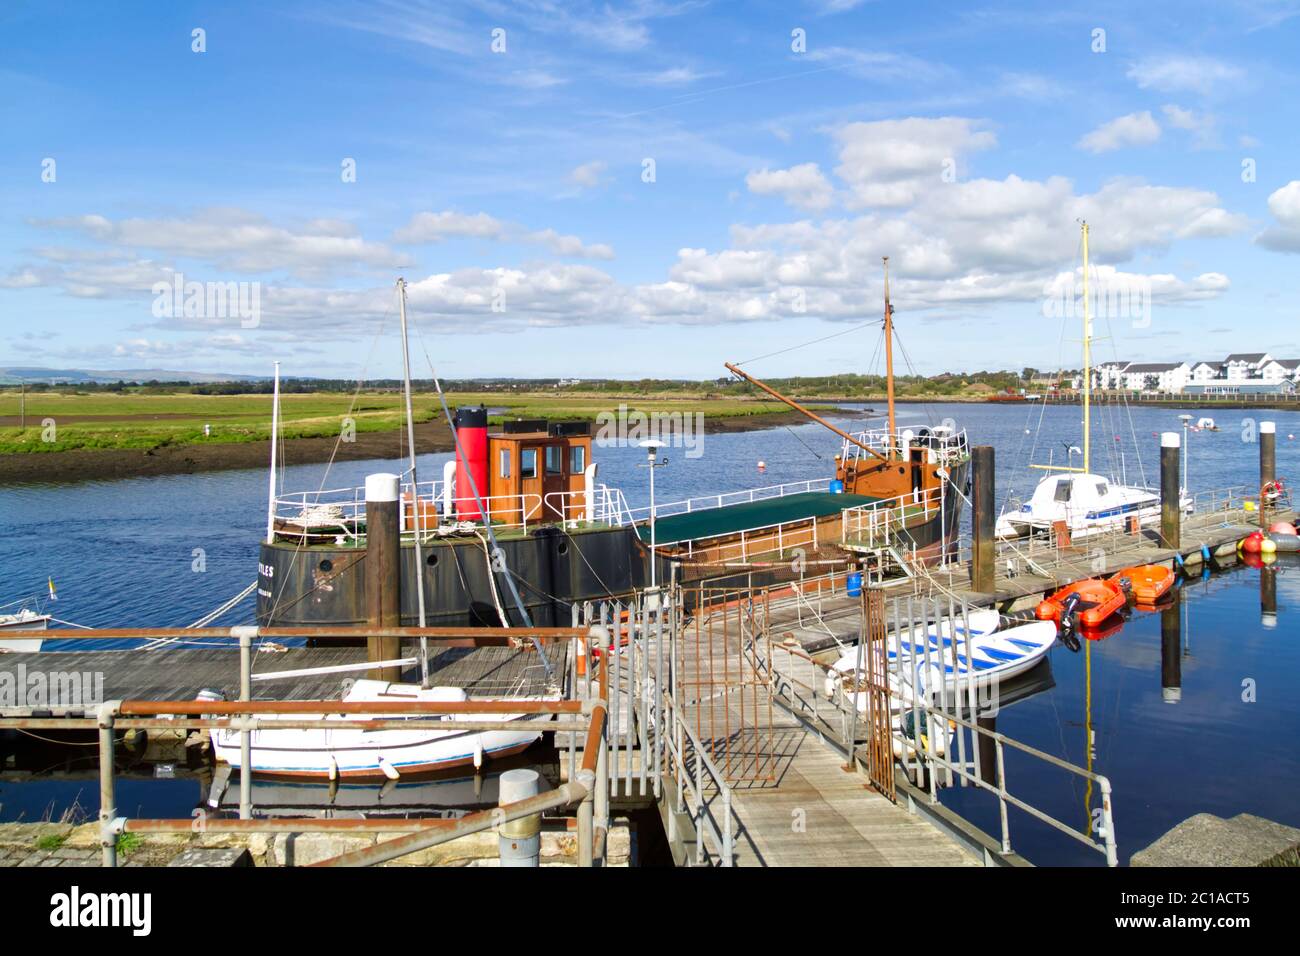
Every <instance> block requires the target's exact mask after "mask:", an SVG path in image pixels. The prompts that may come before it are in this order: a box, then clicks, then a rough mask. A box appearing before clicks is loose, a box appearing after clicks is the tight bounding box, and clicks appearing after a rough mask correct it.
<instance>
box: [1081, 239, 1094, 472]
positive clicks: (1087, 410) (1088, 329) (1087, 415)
mask: <svg viewBox="0 0 1300 956" xmlns="http://www.w3.org/2000/svg"><path fill="white" fill-rule="evenodd" d="M1091 414H1092V316H1091V314H1090V313H1089V311H1088V223H1087V222H1086V221H1085V222H1084V223H1083V471H1084V473H1085V474H1087V473H1088V472H1090V471H1091V470H1092V467H1091V465H1090V463H1089V457H1090V453H1091V444H1092V427H1091V426H1092V420H1091Z"/></svg>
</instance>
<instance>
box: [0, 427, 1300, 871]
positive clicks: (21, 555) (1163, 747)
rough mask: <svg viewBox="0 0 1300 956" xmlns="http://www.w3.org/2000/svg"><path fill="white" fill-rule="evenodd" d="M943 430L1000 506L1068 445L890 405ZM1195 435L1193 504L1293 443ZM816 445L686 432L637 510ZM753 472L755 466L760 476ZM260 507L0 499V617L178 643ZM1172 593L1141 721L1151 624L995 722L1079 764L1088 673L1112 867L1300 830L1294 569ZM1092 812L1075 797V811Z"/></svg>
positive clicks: (177, 482)
mask: <svg viewBox="0 0 1300 956" xmlns="http://www.w3.org/2000/svg"><path fill="white" fill-rule="evenodd" d="M1180 411H1181V410H1180V409H1149V408H1140V409H1134V410H1133V411H1132V424H1131V426H1130V423H1129V420H1128V416H1126V415H1124V416H1120V417H1117V416H1115V415H1114V414H1113V413H1111V412H1110V411H1102V412H1099V413H1098V416H1097V418H1096V419H1094V429H1095V430H1094V433H1093V436H1094V446H1095V448H1094V459H1093V468H1094V470H1095V471H1099V472H1102V473H1110V472H1112V471H1113V472H1114V473H1115V474H1116V475H1119V474H1120V473H1121V472H1123V473H1124V474H1125V475H1126V476H1127V478H1128V480H1129V481H1130V482H1134V483H1136V482H1138V481H1140V480H1142V479H1143V478H1145V480H1146V481H1148V482H1152V483H1154V482H1155V481H1156V480H1157V478H1158V465H1157V462H1158V443H1159V440H1158V437H1157V436H1158V433H1159V432H1161V431H1165V430H1170V429H1174V430H1180V425H1179V423H1178V417H1177V416H1178V414H1179V412H1180ZM1193 414H1195V415H1197V417H1199V415H1200V414H1201V413H1199V412H1193ZM947 417H951V418H953V419H954V420H956V421H957V422H958V423H959V424H960V425H962V426H964V427H965V428H967V429H968V431H969V433H970V436H971V441H972V443H975V444H991V445H993V446H994V448H995V449H996V452H997V464H998V480H999V497H1000V498H1001V496H1003V495H1005V494H1006V493H1007V492H1009V491H1011V490H1013V489H1014V490H1015V491H1018V492H1026V491H1028V490H1030V489H1031V488H1032V486H1033V483H1034V481H1035V480H1036V478H1037V477H1039V475H1038V474H1037V473H1033V472H1031V471H1029V470H1028V468H1027V465H1028V463H1029V461H1030V460H1031V458H1032V460H1034V461H1038V462H1046V461H1047V460H1048V458H1049V454H1050V455H1052V457H1053V458H1054V460H1055V461H1056V462H1057V463H1061V462H1062V461H1063V460H1064V457H1063V456H1065V455H1066V454H1067V451H1066V449H1067V444H1077V443H1078V441H1079V434H1080V431H1079V418H1080V410H1079V409H1078V408H1077V407H1066V406H1053V407H1047V408H1038V407H1032V406H1023V405H1017V406H992V405H978V406H970V405H912V406H902V407H901V408H900V412H899V423H900V425H903V426H912V427H919V426H923V425H934V424H939V423H940V422H942V421H943V420H944V419H945V418H947ZM1040 417H1041V419H1042V427H1041V429H1040V427H1039V424H1040ZM1216 417H1217V418H1218V420H1219V425H1220V427H1221V428H1222V431H1219V432H1203V433H1199V434H1192V435H1190V442H1189V452H1190V453H1189V476H1188V477H1189V481H1188V484H1189V486H1190V488H1191V489H1192V490H1193V491H1201V490H1208V489H1211V488H1222V487H1225V486H1227V485H1254V484H1255V483H1256V479H1257V472H1258V451H1257V447H1256V446H1255V445H1254V444H1251V443H1247V442H1243V440H1242V435H1243V426H1242V421H1243V419H1252V420H1259V419H1272V420H1274V421H1276V422H1277V423H1278V472H1279V473H1280V474H1283V475H1295V474H1297V473H1298V472H1300V469H1297V467H1296V466H1297V464H1298V463H1300V461H1298V459H1300V441H1297V440H1296V439H1294V438H1291V437H1289V436H1291V435H1294V434H1297V433H1300V414H1297V413H1294V412H1286V413H1277V412H1251V411H1240V410H1237V411H1234V412H1231V413H1229V412H1220V413H1218V414H1217V415H1216ZM838 421H839V423H840V424H841V425H843V426H845V427H850V428H852V427H861V426H862V424H863V420H862V419H860V418H856V419H855V418H846V419H840V420H838ZM871 424H875V421H872V422H871ZM1026 430H1028V432H1029V433H1028V434H1026ZM1117 439H1118V440H1117ZM396 441H397V439H396V437H394V451H395V452H396ZM838 447H839V442H838V439H836V438H835V437H834V436H833V435H830V434H829V433H827V432H826V431H825V430H824V429H822V428H820V427H819V426H817V425H814V424H807V425H800V426H795V427H792V428H774V429H767V430H764V431H758V432H745V433H738V434H723V435H708V436H707V437H706V438H705V439H704V442H703V452H704V453H703V455H701V456H700V457H698V458H688V457H686V455H685V449H682V448H669V449H667V451H666V454H667V455H668V457H669V459H670V464H669V466H668V467H667V468H665V469H662V470H660V471H659V472H658V474H657V476H656V482H657V486H658V497H659V500H660V501H668V500H675V499H677V498H682V497H688V496H692V495H703V494H713V493H717V492H719V491H733V490H740V489H744V488H747V487H754V486H760V485H768V484H777V483H780V482H786V481H796V480H802V479H807V478H818V477H823V476H826V475H827V474H829V473H830V472H831V470H832V468H833V461H832V459H833V457H834V455H835V453H836V451H837V450H838ZM818 456H820V457H818ZM448 458H449V456H448V455H445V454H444V455H425V456H422V457H421V459H420V462H419V464H420V469H421V475H422V477H424V478H425V479H426V480H427V479H430V478H436V477H441V472H442V465H443V463H444V462H445V461H446V460H447V459H448ZM596 460H597V461H598V462H599V464H600V469H601V470H600V475H599V480H601V481H604V482H606V483H609V484H611V485H616V486H619V487H621V488H623V490H624V492H625V494H626V495H627V498H628V500H629V502H630V503H631V504H632V505H633V506H634V507H636V506H638V505H642V504H645V503H646V501H647V498H648V495H647V492H646V472H645V469H643V468H639V467H637V466H638V465H639V464H640V463H641V461H642V460H643V459H642V452H641V450H640V449H636V448H601V449H598V450H597V453H596ZM760 460H761V461H763V462H764V463H765V464H766V470H765V471H764V472H763V473H760V472H759V471H758V468H757V463H758V462H759V461H760ZM1076 463H1077V462H1076ZM400 469H401V464H400V463H399V462H396V461H390V462H375V461H371V462H346V463H342V464H339V465H335V466H334V467H333V469H332V470H331V471H330V472H329V474H328V477H326V470H325V467H324V466H323V465H305V466H299V467H294V468H290V469H287V470H286V472H285V474H284V482H283V487H284V489H285V490H301V489H315V488H318V487H326V488H337V487H350V486H352V485H358V484H361V483H362V482H363V480H364V477H365V475H366V474H367V473H370V472H374V471H379V470H400ZM265 508H266V473H265V471H263V470H252V471H229V472H218V473H210V474H202V475H190V476H175V477H164V478H140V479H130V480H124V481H105V482H83V483H79V484H73V485H48V486H18V487H10V488H3V489H0V532H2V533H0V581H3V582H4V589H5V594H4V596H3V597H2V598H0V603H3V602H4V601H8V600H13V599H16V598H19V597H22V596H23V595H26V594H32V593H39V592H41V591H43V590H44V587H45V581H46V578H47V577H53V578H54V580H55V582H56V584H57V585H58V589H59V601H58V602H57V603H56V604H54V605H52V606H51V608H50V610H51V611H52V612H53V613H55V614H56V615H57V616H58V617H60V618H64V619H65V620H70V621H74V622H77V623H80V624H85V625H92V626H94V625H97V626H109V625H117V626H124V625H139V626H160V625H183V624H189V623H191V622H193V621H194V620H196V619H197V618H199V617H200V616H202V615H203V614H205V613H206V612H208V611H209V610H211V609H212V608H214V607H216V606H217V605H219V604H221V603H222V602H223V601H225V600H226V599H228V598H229V597H231V596H233V595H234V594H235V593H237V592H238V591H240V590H241V589H242V588H244V587H245V586H247V585H248V584H249V583H251V582H252V581H253V579H254V576H255V573H256V566H257V545H258V541H259V539H260V536H261V534H262V533H263V531H264V529H265V521H266V518H265V514H266V512H265ZM196 549H197V552H196ZM200 568H201V570H200ZM1261 574H1268V575H1273V576H1274V577H1275V579H1276V582H1277V595H1278V598H1277V600H1278V623H1277V626H1276V627H1275V628H1272V629H1268V628H1264V627H1262V626H1261V623H1260V608H1259V603H1260V596H1259V586H1260V577H1261ZM1182 594H1183V600H1184V603H1183V605H1182V610H1181V612H1180V615H1179V620H1178V622H1177V633H1178V634H1180V635H1181V637H1180V640H1181V648H1180V649H1179V651H1178V653H1177V655H1176V659H1177V660H1178V661H1179V662H1180V672H1181V673H1180V680H1181V690H1182V696H1181V700H1180V701H1179V702H1178V703H1176V704H1168V703H1164V702H1163V695H1162V686H1163V683H1164V680H1163V678H1162V667H1161V660H1162V653H1161V652H1162V647H1161V618H1160V615H1158V614H1144V613H1135V615H1134V616H1133V618H1132V619H1131V620H1130V621H1129V622H1128V623H1127V624H1126V625H1125V626H1124V628H1123V630H1122V631H1121V632H1119V633H1118V634H1115V635H1114V636H1112V637H1110V638H1108V639H1107V640H1105V641H1102V642H1094V643H1091V644H1090V645H1089V646H1088V649H1087V652H1086V653H1085V652H1080V653H1077V654H1073V653H1071V652H1070V651H1069V650H1067V649H1066V648H1064V647H1059V646H1058V647H1057V648H1055V649H1054V650H1053V651H1052V652H1051V668H1052V677H1053V680H1054V686H1053V687H1051V689H1048V690H1044V691H1042V692H1040V693H1038V694H1036V695H1033V696H1030V697H1028V698H1026V699H1023V700H1021V701H1019V702H1018V703H1015V704H1013V705H1011V706H1008V707H1006V708H1004V710H1003V711H1002V713H1001V714H1000V715H999V717H998V724H997V729H998V730H1000V731H1003V732H1005V733H1007V734H1009V735H1011V736H1012V737H1014V738H1016V739H1018V740H1021V741H1024V742H1026V743H1029V744H1032V745H1033V746H1035V747H1038V748H1040V749H1043V750H1046V751H1047V752H1049V753H1052V754H1056V755H1058V756H1061V757H1064V758H1066V759H1068V760H1070V761H1072V762H1075V763H1079V764H1084V763H1086V762H1087V752H1086V749H1085V741H1086V739H1087V737H1086V729H1085V728H1086V724H1087V721H1088V704H1089V694H1088V692H1087V688H1088V680H1087V677H1088V671H1089V670H1090V671H1091V694H1090V700H1091V725H1092V730H1093V734H1094V740H1095V747H1094V757H1093V766H1094V769H1096V770H1097V771H1098V772H1100V773H1104V774H1106V775H1108V776H1109V777H1110V780H1111V782H1112V784H1113V785H1114V787H1115V798H1114V805H1115V812H1116V820H1117V832H1118V836H1119V841H1120V847H1121V852H1122V855H1123V858H1124V859H1127V857H1128V855H1129V854H1131V853H1132V852H1134V851H1135V850H1137V849H1140V848H1141V847H1143V846H1145V845H1147V844H1148V843H1149V842H1150V841H1151V840H1153V839H1155V838H1156V837H1157V836H1158V835H1160V834H1161V833H1163V832H1164V831H1165V830H1167V829H1168V828H1169V827H1171V826H1173V825H1175V824H1176V823H1178V822H1179V821H1181V820H1182V819H1184V818H1186V817H1188V816H1190V815H1192V814H1194V813H1198V812H1202V811H1209V812H1212V813H1218V814H1221V815H1233V814H1236V813H1240V812H1251V813H1257V814H1260V815H1262V816H1266V817H1269V818H1271V819H1275V820H1279V821H1281V822H1283V823H1288V824H1291V825H1300V810H1297V807H1300V802H1297V801H1296V800H1295V799H1294V794H1295V792H1296V791H1297V789H1300V762H1297V761H1296V760H1295V759H1294V758H1293V756H1292V753H1293V748H1294V741H1295V738H1296V734H1297V731H1300V703H1298V702H1297V701H1300V698H1297V696H1296V695H1295V691H1294V688H1295V687H1296V686H1297V684H1298V683H1300V680H1298V679H1300V645H1298V644H1297V642H1296V641H1295V634H1296V617H1295V613H1296V609H1297V607H1298V606H1300V566H1297V564H1296V562H1294V561H1279V562H1278V563H1277V564H1276V565H1274V566H1273V567H1272V568H1270V569H1268V570H1265V571H1260V570H1258V569H1252V568H1238V569H1235V570H1232V571H1229V572H1225V573H1222V574H1217V575H1215V576H1214V577H1212V578H1211V579H1210V580H1209V581H1207V582H1204V583H1189V584H1188V585H1186V586H1185V587H1184V588H1183V591H1182ZM252 613H253V604H252V601H251V600H250V601H247V602H245V604H244V605H243V606H241V607H240V608H237V609H236V610H235V611H234V612H232V613H231V614H229V615H227V616H226V618H224V619H223V620H222V621H221V622H219V623H223V624H234V623H240V622H244V621H251V620H252ZM1171 633H1172V631H1171ZM100 646H102V645H100ZM1246 680H1253V681H1255V682H1256V685H1255V686H1256V697H1255V701H1254V702H1253V703H1246V702H1244V701H1243V700H1242V693H1243V685H1242V682H1243V681H1246ZM1008 782H1009V784H1010V786H1011V789H1012V792H1013V793H1016V794H1018V795H1022V796H1023V797H1025V798H1026V799H1029V800H1030V801H1031V802H1033V803H1035V804H1036V805H1040V806H1043V807H1044V808H1046V809H1048V810H1050V811H1051V812H1052V813H1053V814H1054V815H1056V816H1058V817H1059V818H1061V819H1063V820H1065V821H1067V822H1070V823H1071V824H1074V823H1076V822H1077V824H1078V825H1079V826H1083V825H1085V821H1086V819H1087V809H1086V808H1087V806H1088V805H1089V804H1088V803H1087V800H1088V799H1089V795H1088V794H1087V793H1086V792H1085V789H1084V787H1083V786H1082V784H1076V783H1074V782H1072V781H1070V780H1067V779H1066V778H1065V777H1064V776H1063V775H1061V774H1059V773H1057V772H1055V771H1052V772H1046V773H1045V772H1043V771H1041V770H1040V769H1039V767H1036V766H1034V765H1032V763H1027V762H1026V761H1024V760H1023V759H1021V758H1017V757H1015V756H1013V755H1012V756H1009V757H1008ZM132 786H133V787H135V788H137V789H135V790H132V792H131V796H130V797H129V799H130V800H132V801H135V802H137V803H139V804H140V807H141V809H142V810H144V809H145V808H149V809H150V811H151V812H155V813H158V814H160V815H161V814H162V813H163V811H164V810H166V811H169V812H170V813H172V814H178V815H181V816H184V815H186V814H187V813H188V812H189V809H190V808H192V807H193V806H194V805H195V803H197V801H198V797H199V794H198V793H197V792H196V791H195V789H194V788H195V786H196V785H195V783H194V782H193V781H192V780H188V781H187V780H174V781H172V780H164V781H133V782H132ZM944 799H945V800H946V801H951V802H952V803H953V804H954V806H957V807H959V808H960V809H961V810H962V812H963V813H966V814H968V815H969V816H971V818H972V819H974V820H975V821H976V822H978V823H980V824H981V825H982V826H984V827H985V829H988V830H990V832H995V831H996V824H997V818H996V811H995V809H994V808H993V807H992V806H990V805H988V804H987V802H986V801H982V799H981V798H980V797H979V795H976V794H972V793H971V792H970V791H951V792H948V793H947V794H945V797H944ZM72 800H79V801H80V803H81V805H82V806H85V807H88V808H89V809H90V812H92V813H93V812H94V808H93V806H89V804H93V802H94V800H95V793H94V787H93V782H92V783H90V784H89V785H88V787H87V789H86V791H85V792H84V793H83V792H81V785H80V784H79V783H76V782H73V781H67V782H64V783H61V784H59V785H58V786H57V787H55V788H53V789H46V788H45V787H37V788H33V787H30V786H27V787H25V786H23V785H17V786H15V785H12V784H8V785H5V784H3V781H0V820H4V819H16V818H19V817H22V818H25V819H32V818H33V817H34V816H35V817H39V816H40V815H42V814H43V813H44V812H45V811H46V809H47V808H48V807H51V806H53V808H54V813H55V815H56V816H57V815H58V813H60V812H62V809H63V807H65V806H66V805H67V804H68V803H69V802H71V801H72ZM157 801H161V803H162V804H164V805H165V806H162V805H159V803H157ZM1096 803H1097V795H1096V794H1093V795H1091V805H1092V806H1095V805H1096ZM124 805H125V803H124ZM1012 838H1013V844H1014V846H1015V847H1016V848H1017V849H1018V850H1020V851H1021V852H1022V853H1024V854H1025V855H1026V856H1028V857H1029V858H1030V859H1031V860H1033V861H1035V862H1038V863H1101V862H1102V861H1101V858H1100V856H1099V855H1097V854H1092V853H1090V852H1089V851H1086V850H1083V849H1079V850H1075V849H1073V848H1072V847H1071V846H1070V841H1068V839H1067V838H1065V837H1063V836H1059V835H1057V834H1055V833H1054V832H1052V831H1050V830H1048V829H1047V828H1046V827H1044V826H1043V825H1041V824H1038V823H1037V822H1036V821H1033V820H1032V819H1031V818H1028V817H1026V816H1025V815H1023V814H1019V813H1016V812H1014V811H1013V816H1012Z"/></svg>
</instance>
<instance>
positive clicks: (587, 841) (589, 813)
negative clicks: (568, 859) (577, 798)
mask: <svg viewBox="0 0 1300 956" xmlns="http://www.w3.org/2000/svg"><path fill="white" fill-rule="evenodd" d="M576 779H577V781H578V785H579V786H581V787H582V788H583V789H585V790H586V791H587V795H586V796H585V797H583V798H582V802H581V803H579V804H578V866H585V867H590V866H593V865H594V859H593V856H592V852H593V850H594V849H595V839H596V831H595V826H594V825H593V823H592V817H593V816H594V811H593V805H594V800H593V791H594V790H595V789H596V772H595V771H594V770H579V771H578V775H577V778H576ZM669 820H670V821H671V820H672V816H671V814H670V815H669Z"/></svg>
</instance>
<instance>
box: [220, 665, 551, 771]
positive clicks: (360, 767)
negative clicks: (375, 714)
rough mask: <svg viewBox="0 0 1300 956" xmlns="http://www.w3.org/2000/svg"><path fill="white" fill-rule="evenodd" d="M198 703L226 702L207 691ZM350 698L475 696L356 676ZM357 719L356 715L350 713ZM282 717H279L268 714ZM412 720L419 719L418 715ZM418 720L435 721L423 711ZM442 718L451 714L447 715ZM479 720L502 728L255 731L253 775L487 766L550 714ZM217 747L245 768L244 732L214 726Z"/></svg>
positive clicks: (529, 737)
mask: <svg viewBox="0 0 1300 956" xmlns="http://www.w3.org/2000/svg"><path fill="white" fill-rule="evenodd" d="M199 699H200V700H216V699H220V695H219V694H215V693H214V692H212V691H204V692H203V693H201V694H200V695H199ZM342 699H343V700H344V701H345V702H347V703H366V702H374V701H443V702H459V701H465V700H468V699H469V697H468V695H467V694H466V693H465V691H464V689H463V688H460V687H431V688H429V689H427V690H426V689H423V688H421V687H420V686H419V685H416V684H394V683H389V682H387V681H377V680H359V681H356V682H355V683H354V684H353V685H352V687H351V688H350V689H349V690H348V692H347V693H346V694H345V695H344V696H343V698H342ZM349 716H350V718H351V719H357V715H349ZM321 717H326V719H337V720H346V719H349V717H344V716H341V715H338V714H332V715H323V714H317V715H309V716H307V717H304V716H303V715H299V714H295V715H292V716H291V715H285V716H284V717H283V719H285V720H294V719H297V720H302V719H312V720H315V719H320V718H321ZM265 719H267V720H273V719H276V718H274V717H268V718H265ZM411 719H417V718H415V717H412V718H411ZM418 719H421V720H436V719H438V718H437V717H434V716H432V715H425V716H422V717H420V718H418ZM442 719H452V718H450V717H444V718H442ZM474 719H475V720H483V721H500V722H501V724H502V728H501V729H500V730H489V731H464V730H444V731H440V730H424V729H421V730H357V729H349V728H340V729H338V730H330V729H321V728H314V729H309V730H255V731H253V733H252V735H251V736H252V741H251V744H252V772H253V773H255V774H267V775H274V776H281V777H317V778H325V779H330V780H334V779H339V778H343V779H365V778H371V779H383V778H388V779H390V780H396V779H397V778H398V777H399V776H401V775H403V774H414V773H431V772H433V771H437V770H444V769H447V768H450V767H462V766H469V765H473V766H475V767H479V766H482V764H483V763H484V761H486V760H488V759H493V758H499V757H506V756H510V755H512V754H517V753H519V752H521V751H523V750H524V749H526V748H527V747H528V746H529V745H530V744H532V743H533V742H534V741H536V740H538V739H539V738H540V737H541V736H542V732H543V731H544V730H545V725H546V724H547V723H548V722H549V721H550V717H549V716H541V715H533V714H478V715H475V718H474ZM211 740H212V749H213V751H214V752H215V753H216V756H217V759H218V760H222V761H225V762H226V763H228V764H230V766H231V768H232V769H239V768H240V767H241V766H242V764H241V759H240V749H239V745H240V732H239V731H237V730H227V729H221V730H218V729H213V730H212V731H211Z"/></svg>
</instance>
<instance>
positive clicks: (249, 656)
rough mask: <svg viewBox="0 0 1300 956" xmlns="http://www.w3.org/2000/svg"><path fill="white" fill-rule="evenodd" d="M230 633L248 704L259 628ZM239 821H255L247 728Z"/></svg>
mask: <svg viewBox="0 0 1300 956" xmlns="http://www.w3.org/2000/svg"><path fill="white" fill-rule="evenodd" d="M230 633H231V636H232V637H236V638H238V639H239V699H240V700H241V701H243V702H245V703H247V702H249V701H251V700H252V699H253V638H254V637H256V636H257V628H256V627H248V626H238V627H232V628H231V629H230ZM243 720H244V721H245V723H247V722H248V721H249V720H250V717H249V715H247V714H245V715H244V717H243ZM239 819H241V820H251V819H253V734H252V731H250V730H249V729H248V727H247V726H245V727H244V729H243V730H241V731H240V732H239Z"/></svg>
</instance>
